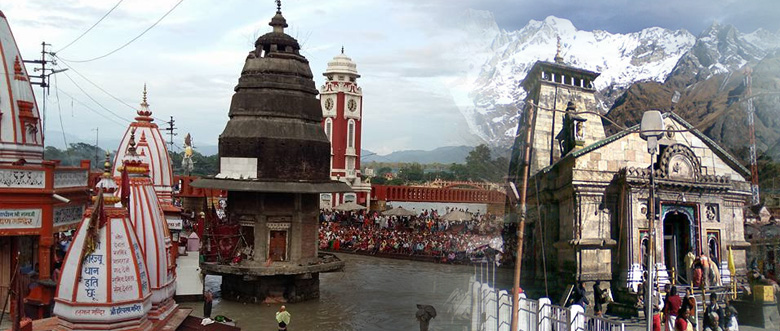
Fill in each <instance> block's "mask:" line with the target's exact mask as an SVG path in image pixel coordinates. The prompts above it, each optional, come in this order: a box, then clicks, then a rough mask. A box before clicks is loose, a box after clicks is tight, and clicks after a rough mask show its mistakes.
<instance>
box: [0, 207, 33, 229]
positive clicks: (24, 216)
mask: <svg viewBox="0 0 780 331" xmlns="http://www.w3.org/2000/svg"><path fill="white" fill-rule="evenodd" d="M40 227H41V210H40V209H0V229H36V228H40Z"/></svg>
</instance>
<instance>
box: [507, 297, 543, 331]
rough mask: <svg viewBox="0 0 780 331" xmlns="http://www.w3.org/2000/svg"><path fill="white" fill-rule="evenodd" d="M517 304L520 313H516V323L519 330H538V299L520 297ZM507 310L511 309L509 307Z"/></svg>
mask: <svg viewBox="0 0 780 331" xmlns="http://www.w3.org/2000/svg"><path fill="white" fill-rule="evenodd" d="M519 304H520V307H519V308H518V310H519V311H520V314H518V315H519V316H518V317H519V318H518V323H517V325H518V327H519V328H520V330H527V331H537V330H539V301H536V300H531V299H526V298H520V301H519ZM509 311H512V310H511V308H510V310H509Z"/></svg>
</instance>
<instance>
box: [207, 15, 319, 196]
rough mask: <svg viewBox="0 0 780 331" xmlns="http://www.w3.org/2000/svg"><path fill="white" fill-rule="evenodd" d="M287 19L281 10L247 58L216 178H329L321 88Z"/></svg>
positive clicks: (221, 143) (221, 144)
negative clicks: (288, 28)
mask: <svg viewBox="0 0 780 331" xmlns="http://www.w3.org/2000/svg"><path fill="white" fill-rule="evenodd" d="M286 24H287V23H286V21H285V20H284V17H283V16H282V14H281V10H277V12H276V15H275V16H274V18H273V19H272V20H271V23H270V25H271V26H272V27H273V32H270V33H267V34H265V35H263V36H261V37H260V38H258V39H257V42H256V43H255V49H254V50H252V51H251V52H250V53H249V55H248V56H247V58H246V62H245V63H244V68H243V70H242V71H241V77H240V78H239V80H238V85H237V86H236V87H235V94H234V95H233V99H232V101H231V104H230V112H229V113H228V115H229V116H230V120H229V121H228V123H227V125H226V126H225V129H224V131H223V132H222V134H221V135H220V137H219V156H220V174H219V175H217V178H223V179H252V180H259V181H266V182H270V181H287V180H291V181H296V182H298V181H319V182H323V181H330V174H329V173H328V169H329V163H328V162H329V158H330V142H329V141H328V138H327V137H326V136H325V132H324V131H323V130H322V128H321V127H320V121H321V120H322V110H321V108H320V102H319V100H317V94H318V91H317V88H316V86H315V84H314V79H313V75H312V72H311V68H310V67H309V61H308V60H306V58H305V57H303V56H302V55H300V53H299V50H300V46H299V45H298V42H297V41H296V40H295V39H294V38H292V37H290V36H289V35H287V34H285V33H284V27H285V26H286ZM261 158H262V160H263V162H258V160H259V159H261Z"/></svg>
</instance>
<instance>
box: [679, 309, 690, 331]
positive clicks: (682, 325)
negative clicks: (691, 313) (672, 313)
mask: <svg viewBox="0 0 780 331" xmlns="http://www.w3.org/2000/svg"><path fill="white" fill-rule="evenodd" d="M690 330H693V328H690V329H689V328H688V308H687V307H685V308H683V309H680V311H679V315H678V316H677V319H675V321H674V331H690Z"/></svg>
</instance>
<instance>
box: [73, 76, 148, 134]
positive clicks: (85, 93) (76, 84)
mask: <svg viewBox="0 0 780 331" xmlns="http://www.w3.org/2000/svg"><path fill="white" fill-rule="evenodd" d="M63 74H65V77H67V78H68V79H69V80H70V81H71V83H73V85H75V86H76V87H77V88H78V89H79V90H81V92H82V93H84V95H86V96H87V98H89V99H90V100H92V101H93V102H94V103H96V104H97V105H98V106H100V108H103V109H104V110H105V111H107V112H108V113H110V114H111V115H114V116H116V118H118V119H120V120H122V121H125V122H127V123H131V122H132V121H130V120H128V119H126V118H124V117H122V116H120V115H118V114H117V113H115V112H113V111H111V110H110V109H108V108H106V106H103V104H101V103H100V102H98V101H97V100H95V98H93V97H92V96H91V95H90V94H89V93H87V91H85V90H84V89H83V88H81V86H80V85H79V84H78V83H76V81H75V80H73V78H71V77H70V75H68V73H67V72H63Z"/></svg>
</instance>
